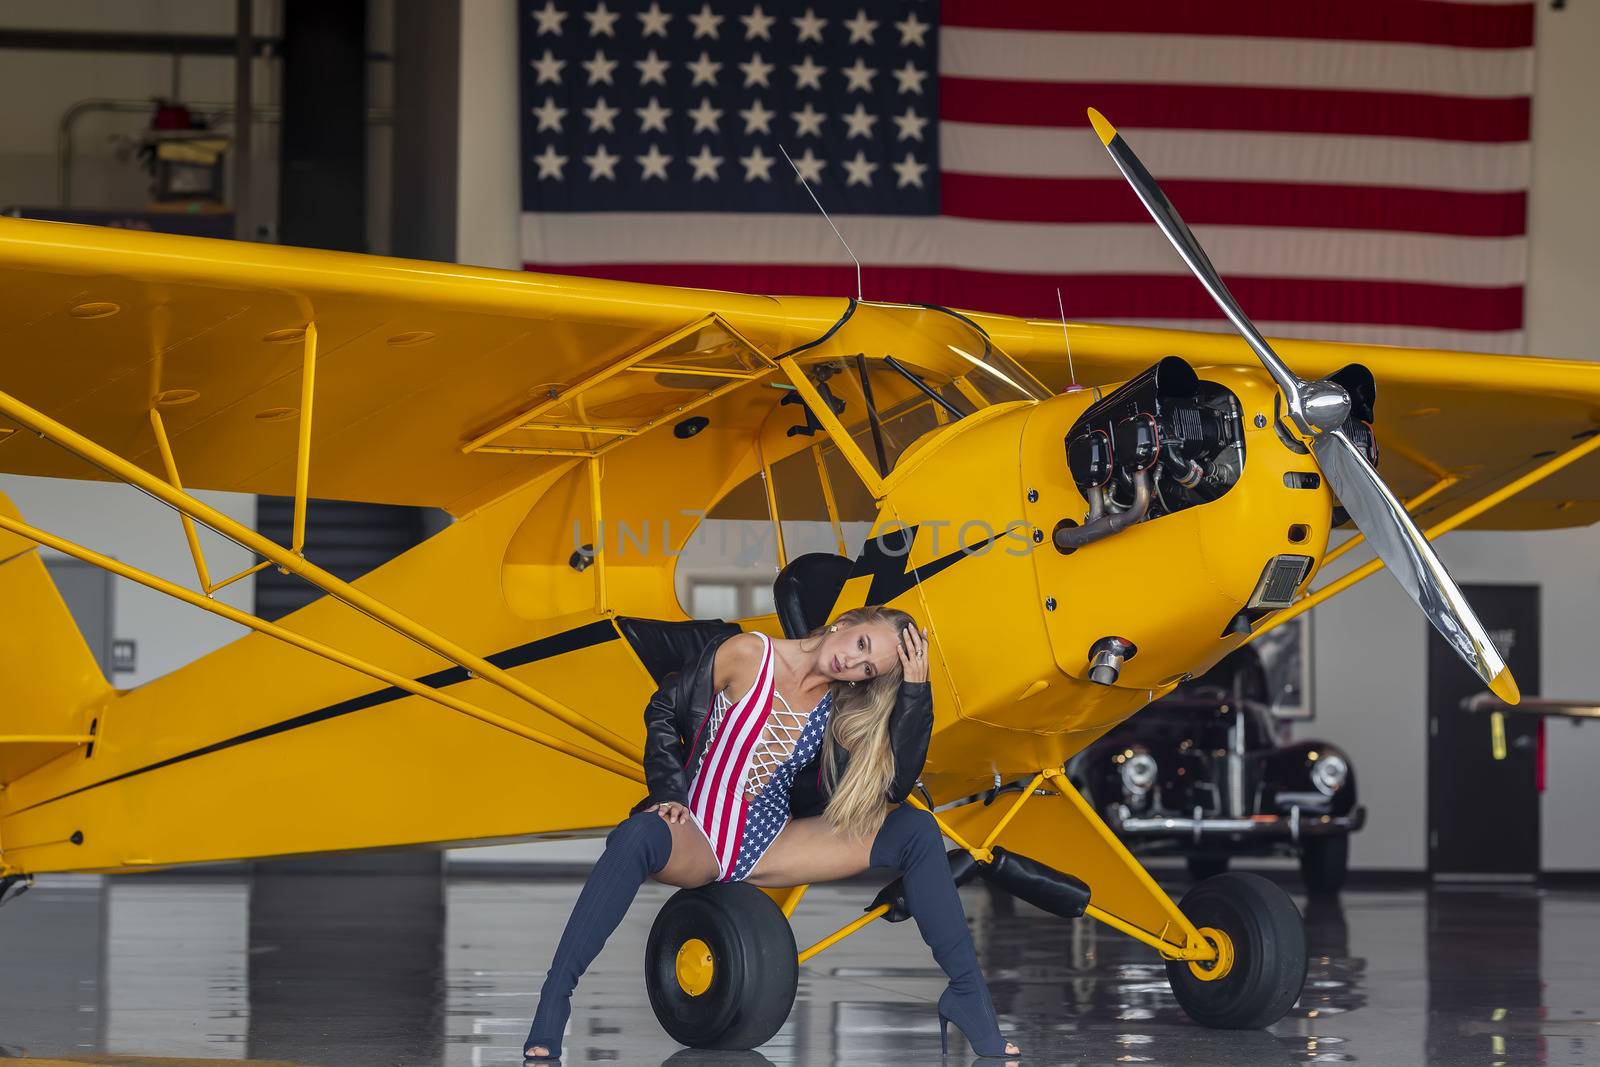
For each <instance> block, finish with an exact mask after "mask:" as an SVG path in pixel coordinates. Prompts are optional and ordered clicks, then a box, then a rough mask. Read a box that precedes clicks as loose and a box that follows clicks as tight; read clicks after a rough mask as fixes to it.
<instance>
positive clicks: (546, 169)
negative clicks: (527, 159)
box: [533, 144, 567, 181]
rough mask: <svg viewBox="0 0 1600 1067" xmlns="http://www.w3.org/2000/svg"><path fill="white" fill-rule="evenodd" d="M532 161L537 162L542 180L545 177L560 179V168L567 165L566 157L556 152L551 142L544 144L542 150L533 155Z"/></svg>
mask: <svg viewBox="0 0 1600 1067" xmlns="http://www.w3.org/2000/svg"><path fill="white" fill-rule="evenodd" d="M533 161H534V162H535V163H537V164H539V180H540V181H544V180H545V179H546V178H554V179H555V180H556V181H560V180H561V168H562V167H565V166H566V165H567V157H566V156H564V155H561V154H560V153H559V152H557V151H556V146H555V145H553V144H547V145H545V146H544V151H543V152H540V153H539V154H538V155H536V156H534V157H533Z"/></svg>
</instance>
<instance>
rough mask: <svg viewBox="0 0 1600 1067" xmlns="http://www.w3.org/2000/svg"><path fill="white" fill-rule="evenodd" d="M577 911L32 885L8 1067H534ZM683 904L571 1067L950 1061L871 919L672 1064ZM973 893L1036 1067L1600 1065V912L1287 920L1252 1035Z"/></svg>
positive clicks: (983, 946)
mask: <svg viewBox="0 0 1600 1067" xmlns="http://www.w3.org/2000/svg"><path fill="white" fill-rule="evenodd" d="M1169 889H1170V890H1171V891H1173V892H1174V893H1176V894H1181V892H1182V891H1183V889H1184V886H1183V885H1182V884H1181V883H1175V884H1173V885H1172V886H1169ZM872 892H873V890H872V888H871V887H868V886H866V885H844V886H834V887H819V888H817V889H815V890H813V891H812V892H811V894H810V895H809V896H808V897H807V899H806V901H805V902H804V904H802V906H801V908H800V911H799V912H798V913H797V915H796V920H795V921H796V928H797V934H798V936H799V939H800V942H801V944H807V943H809V942H810V941H811V940H814V939H815V938H816V937H818V936H820V935H821V934H823V933H825V932H827V931H828V930H830V929H832V928H833V927H834V926H837V925H839V924H840V923H842V922H844V921H846V920H847V919H849V918H851V917H852V916H854V915H855V914H858V913H859V909H860V908H861V907H862V905H863V904H864V903H865V902H866V901H867V900H868V899H870V898H871V895H872ZM576 893H577V883H576V882H575V881H572V880H567V879H539V878H527V879H510V878H501V879H467V880H461V879H457V880H449V881H441V880H440V879H437V878H431V879H430V878H395V877H385V878H374V877H370V876H367V877H362V876H349V875H301V876H296V877H280V878H276V879H272V880H270V881H266V882H263V880H261V879H259V878H258V879H257V880H256V882H255V884H254V885H252V883H251V881H250V880H249V879H244V878H241V879H232V880H214V881H200V880H195V879H186V880H168V881H155V880H153V879H151V878H149V877H145V878H139V877H125V878H122V879H118V880H111V881H108V882H105V883H103V884H102V883H99V882H98V881H97V880H86V881H83V882H80V883H68V884H60V883H57V884H54V885H41V886H40V887H38V888H35V889H34V890H33V891H32V892H31V893H29V894H27V895H25V896H23V897H22V898H20V899H19V900H17V901H15V902H14V903H11V904H8V905H7V906H6V907H4V908H0V1057H10V1056H20V1057H63V1058H72V1059H93V1060H96V1061H98V1062H105V1061H106V1060H108V1059H111V1060H116V1061H128V1060H132V1059H134V1058H144V1057H157V1058H184V1059H204V1060H220V1059H253V1060H276V1061H291V1062H298V1063H305V1064H327V1065H344V1064H355V1065H365V1064H407V1065H409V1064H429V1065H431V1064H440V1065H444V1064H449V1065H469V1064H470V1065H473V1067H477V1065H480V1064H483V1065H490V1064H515V1063H520V1062H521V1056H520V1048H519V1046H520V1042H521V1039H522V1036H523V1034H524V1033H525V1032H526V1029H527V1025H528V1019H529V1017H530V1016H531V1014H532V1007H533V1002H534V992H535V990H536V989H537V986H538V981H539V978H540V976H541V975H542V973H543V968H544V967H545V966H546V964H547V963H548V960H549V958H550V954H551V951H552V949H553V947H554V944H555V940H556V937H557V936H558V935H559V933H560V928H561V924H562V922H563V921H564V920H565V918H566V914H567V910H568V908H569V907H570V906H571V903H572V901H573V899H574V898H575V896H576ZM667 895H668V890H666V889H663V888H661V887H658V886H654V885H650V886H647V887H646V888H645V890H644V891H643V892H642V893H641V895H640V899H639V900H638V901H637V902H636V904H635V906H634V910H633V912H632V913H631V914H630V916H629V918H628V920H627V922H626V923H625V924H624V925H623V927H622V929H621V930H619V931H618V933H617V936H616V937H615V938H614V939H613V940H612V942H611V943H610V945H609V946H608V947H607V948H606V951H605V952H604V953H603V954H602V955H601V956H600V958H599V959H598V960H597V961H596V963H595V966H594V967H593V968H592V969H591V971H590V973H589V975H588V976H587V977H586V978H585V980H584V982H583V984H582V985H581V986H580V987H579V990H578V995H577V998H576V1001H575V1005H574V1014H573V1022H572V1027H571V1031H570V1034H569V1036H568V1039H567V1062H568V1063H587V1062H610V1063H626V1064H658V1063H671V1064H698V1063H703V1064H730V1065H731V1064H762V1063H773V1064H789V1063H835V1062H838V1063H849V1064H861V1065H870V1064H920V1063H928V1062H932V1061H937V1060H938V1058H939V1046H938V1034H937V1026H936V1018H935V1013H934V1003H933V1002H934V999H935V998H936V997H937V995H938V993H939V991H940V990H941V989H942V987H943V983H944V979H943V977H942V976H941V975H940V974H939V972H938V971H937V970H936V969H935V967H934V965H933V963H932V960H931V959H930V957H929V956H928V954H927V950H926V948H925V947H924V946H923V944H922V942H921V939H920V938H919V937H918V936H917V932H916V929H915V926H914V924H912V923H909V922H908V923H903V924H898V925H893V926H890V925H885V924H883V923H876V924H873V925H872V926H871V927H869V928H868V929H867V930H866V931H865V932H863V933H862V934H861V935H859V936H857V937H854V938H851V939H849V940H847V941H845V942H844V943H843V944H842V945H840V946H838V947H837V948H835V949H832V950H829V951H828V952H825V953H823V954H822V955H821V956H819V957H818V958H817V959H815V960H813V961H812V962H811V963H810V964H808V965H807V966H805V967H803V968H802V969H801V978H800V994H799V999H798V1001H797V1003H796V1005H795V1009H794V1012H793V1014H792V1015H791V1017H790V1019H789V1022H788V1024H787V1025H786V1026H785V1027H784V1028H783V1030H782V1031H780V1032H779V1034H778V1036H777V1037H776V1038H774V1039H773V1041H772V1042H770V1043H769V1044H768V1045H767V1046H765V1047H763V1048H762V1049H761V1050H760V1051H759V1052H756V1053H748V1054H726V1053H724V1054H709V1053H698V1052H694V1051H692V1050H686V1049H680V1048H678V1047H676V1046H675V1045H674V1044H673V1043H672V1042H671V1041H670V1040H669V1039H668V1038H667V1037H666V1036H665V1035H664V1034H663V1033H662V1031H661V1029H660V1027H659V1026H658V1025H657V1023H656V1021H655V1018H654V1016H653V1015H652V1014H651V1012H650V1008H649V1005H648V1004H647V1003H646V1001H645V997H644V985H643V977H642V973H641V972H642V967H641V960H642V955H643V950H644V942H645V937H646V934H647V933H648V930H649V927H650V923H651V921H652V919H653V917H654V913H655V910H656V908H657V907H658V906H659V905H660V904H661V902H662V901H664V900H665V899H666V897H667ZM963 897H964V900H965V903H966V907H967V912H968V914H969V916H971V918H972V920H973V928H974V932H975V936H976V938H977V941H978V945H979V951H980V955H981V956H982V958H983V960H984V964H985V968H986V971H987V973H988V976H989V981H990V984H991V988H992V989H993V992H994V999H995V1002H996V1006H997V1007H998V1009H999V1010H1000V1012H1001V1015H1002V1026H1003V1028H1004V1029H1005V1030H1006V1031H1007V1032H1008V1034H1009V1035H1010V1036H1011V1037H1012V1038H1013V1039H1014V1040H1016V1041H1017V1042H1018V1044H1020V1045H1021V1046H1022V1047H1023V1049H1024V1050H1025V1052H1026V1053H1027V1055H1026V1058H1025V1059H1024V1061H1023V1062H1024V1063H1029V1064H1076V1063H1085V1064H1091V1063H1092V1064H1101V1063H1113V1062H1120V1063H1154V1064H1163V1063H1171V1064H1217V1063H1230V1064H1298V1063H1307V1062H1340V1063H1358V1062H1359V1063H1371V1064H1418V1063H1437V1064H1486V1065H1488V1064H1508V1065H1521V1064H1583V1063H1595V1062H1600V893H1594V892H1583V891H1576V890H1574V891H1567V890H1537V889H1532V888H1514V889H1508V888H1471V889H1436V890H1433V891H1425V890H1422V889H1406V890H1385V891H1370V890H1368V891H1354V892H1348V893H1346V894H1345V895H1344V897H1343V899H1342V900H1341V901H1338V902H1332V901H1313V902H1311V903H1310V905H1309V906H1307V902H1306V901H1305V899H1304V898H1303V897H1300V898H1297V901H1298V903H1300V905H1301V907H1302V910H1303V911H1305V912H1306V918H1307V926H1308V931H1309V936H1310V942H1311V946H1312V947H1311V951H1312V963H1311V974H1310V978H1309V980H1308V982H1307V985H1306V991H1305V995H1304V997H1303V998H1302V999H1301V1001H1300V1003H1299V1004H1298V1005H1297V1006H1296V1007H1295V1008H1294V1010H1293V1011H1292V1012H1291V1013H1290V1015H1289V1017H1288V1018H1286V1019H1284V1020H1283V1021H1282V1022H1280V1023H1279V1024H1277V1025H1276V1026H1274V1027H1273V1028H1272V1029H1271V1030H1269V1031H1265V1032H1255V1033H1238V1032H1217V1031H1207V1030H1203V1029H1201V1028H1199V1027H1197V1026H1195V1025H1193V1024H1191V1023H1189V1022H1188V1021H1187V1020H1186V1019H1185V1017H1184V1016H1183V1015H1182V1013H1181V1012H1180V1011H1179V1009H1178V1008H1177V1006H1176V1004H1175V1003H1174V1001H1173V999H1172V995H1171V993H1170V992H1169V991H1168V989H1167V984H1166V980H1165V977H1164V973H1163V969H1162V967H1161V965H1160V964H1159V962H1158V961H1157V960H1156V959H1155V958H1154V957H1153V955H1152V954H1151V953H1150V952H1149V951H1148V950H1147V949H1145V948H1143V947H1141V946H1140V945H1138V944H1136V943H1134V942H1132V941H1130V940H1129V939H1127V938H1125V937H1123V936H1121V935H1119V934H1116V933H1114V932H1112V931H1109V930H1107V929H1105V928H1103V927H1100V926H1098V925H1096V924H1094V923H1092V922H1089V921H1086V920H1080V921H1078V922H1073V923H1068V922H1063V921H1060V920H1057V919H1053V918H1050V917H1048V916H1045V915H1044V914H1043V913H1041V912H1037V911H1035V910H1033V909H1032V908H1030V907H1029V906H1027V905H1024V904H1015V905H1014V906H1013V905H1012V903H1011V902H1010V901H1009V899H997V898H995V897H993V896H991V895H990V893H989V892H988V891H987V890H986V889H985V888H983V887H981V886H977V887H969V888H967V889H966V890H964V891H963ZM962 1049H963V1052H965V1045H963V1046H962ZM968 1061H969V1057H968V1056H966V1055H962V1056H955V1055H952V1057H951V1058H950V1060H948V1061H946V1062H947V1063H966V1062H968ZM986 1062H995V1061H986Z"/></svg>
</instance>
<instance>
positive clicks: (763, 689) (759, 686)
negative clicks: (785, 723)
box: [689, 630, 773, 881]
mask: <svg viewBox="0 0 1600 1067" xmlns="http://www.w3.org/2000/svg"><path fill="white" fill-rule="evenodd" d="M755 632H756V633H760V631H759V630H758V631H755ZM761 640H762V642H763V643H764V646H765V651H764V652H763V653H762V656H761V666H760V668H759V669H758V670H757V671H756V681H755V684H754V685H752V686H751V687H750V691H749V692H747V693H746V694H745V695H744V696H742V697H740V698H739V701H738V703H736V704H734V705H732V706H731V707H729V708H728V710H727V711H726V712H725V713H724V715H723V717H722V721H721V723H720V724H718V726H717V728H716V730H715V731H714V733H713V736H712V738H711V740H710V741H709V742H707V745H708V747H707V750H706V752H705V755H703V756H702V757H701V759H700V767H699V770H698V771H697V772H696V774H695V779H694V782H693V783H692V784H691V785H690V787H689V811H690V813H691V814H692V815H693V816H694V820H695V823H696V825H698V826H699V827H700V830H701V832H703V833H704V834H705V835H706V840H708V841H709V842H711V851H712V852H713V853H714V854H715V855H716V857H717V872H718V880H719V881H721V880H724V879H726V877H727V875H728V872H729V871H731V870H732V869H733V864H734V861H735V860H736V859H738V856H739V847H740V845H741V844H742V843H743V841H744V824H745V815H746V813H747V810H748V807H749V801H748V800H746V799H745V795H744V781H745V778H746V777H747V776H748V775H749V773H750V758H751V756H752V754H753V753H754V752H755V747H756V741H757V739H759V738H760V736H761V730H762V728H763V727H764V726H765V725H766V722H767V716H768V715H770V714H771V713H772V693H773V677H772V675H773V671H772V642H771V640H769V639H768V638H767V635H766V634H761Z"/></svg>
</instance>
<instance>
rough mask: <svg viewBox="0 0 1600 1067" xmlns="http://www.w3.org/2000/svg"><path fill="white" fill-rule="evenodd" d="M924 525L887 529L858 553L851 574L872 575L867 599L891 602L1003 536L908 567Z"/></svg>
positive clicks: (994, 536) (884, 602) (991, 537)
mask: <svg viewBox="0 0 1600 1067" xmlns="http://www.w3.org/2000/svg"><path fill="white" fill-rule="evenodd" d="M920 528H921V527H918V526H909V527H908V526H901V527H896V528H894V529H892V530H885V531H884V532H883V533H881V534H878V535H877V536H876V537H869V538H867V543H866V544H865V545H863V546H862V548H861V555H860V556H858V557H856V561H855V566H853V567H852V568H851V569H850V577H851V578H859V577H860V576H861V575H863V574H870V575H872V585H871V587H870V588H868V589H867V599H866V603H868V604H887V603H889V602H890V601H891V600H893V599H894V598H895V597H897V596H899V595H900V594H902V593H904V592H906V591H907V590H909V589H910V588H911V587H912V586H915V585H919V584H921V583H922V582H925V581H927V580H928V579H929V578H932V577H933V576H934V575H935V574H938V573H939V572H940V571H942V570H944V569H945V568H947V567H949V566H950V565H952V564H954V563H957V562H959V561H961V560H962V559H965V558H966V557H967V556H970V555H973V554H974V553H977V552H980V551H983V550H984V549H985V548H986V547H987V546H988V545H990V544H992V543H993V542H994V541H995V540H996V539H997V538H998V537H999V536H1000V535H999V534H990V535H989V536H988V537H986V538H984V539H983V540H982V541H979V542H977V543H976V544H971V545H967V546H966V547H964V548H958V549H956V550H955V551H954V552H947V553H945V554H944V555H942V556H940V557H939V558H938V559H931V560H929V561H928V562H926V563H921V564H918V565H917V566H915V567H908V566H907V565H906V562H907V560H909V559H910V558H911V546H912V544H913V543H914V542H915V541H916V539H917V531H918V530H919V529H920Z"/></svg>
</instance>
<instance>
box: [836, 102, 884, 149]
mask: <svg viewBox="0 0 1600 1067" xmlns="http://www.w3.org/2000/svg"><path fill="white" fill-rule="evenodd" d="M839 117H840V118H842V119H844V122H845V125H846V126H848V127H850V131H849V132H848V133H846V134H845V138H844V139H845V140H847V141H848V140H850V139H851V138H854V137H866V138H868V139H870V138H871V137H872V125H873V123H875V122H877V121H878V116H876V115H872V114H868V113H867V108H866V105H864V104H857V105H856V109H855V110H854V111H852V112H850V114H848V115H840V116H839Z"/></svg>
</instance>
